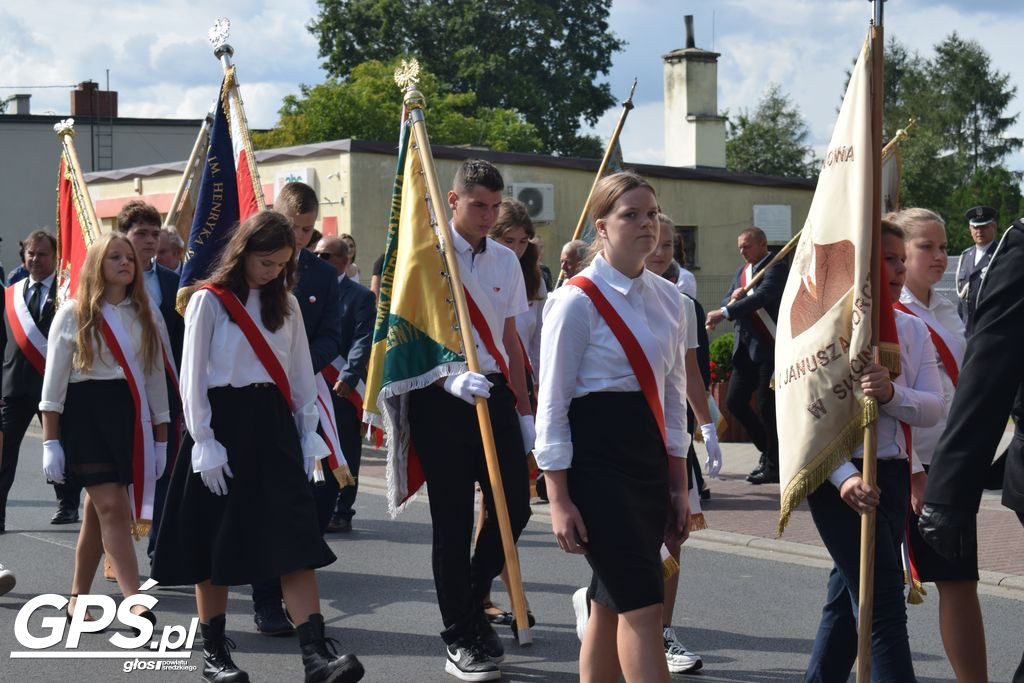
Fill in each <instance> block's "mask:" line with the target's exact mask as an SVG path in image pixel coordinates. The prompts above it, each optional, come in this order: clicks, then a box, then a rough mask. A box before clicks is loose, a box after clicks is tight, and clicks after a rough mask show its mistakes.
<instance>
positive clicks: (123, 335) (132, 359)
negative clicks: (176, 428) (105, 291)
mask: <svg viewBox="0 0 1024 683" xmlns="http://www.w3.org/2000/svg"><path fill="white" fill-rule="evenodd" d="M101 329H102V332H103V339H104V341H106V343H107V348H109V349H110V353H111V354H112V355H113V356H114V360H116V361H117V364H118V365H120V366H121V370H122V371H123V372H124V377H125V379H126V380H127V381H128V390H129V391H130V392H131V395H132V403H134V404H135V429H134V434H133V435H132V485H131V486H130V487H129V489H128V494H129V497H130V498H131V501H132V512H133V514H134V517H135V523H134V525H133V527H134V529H135V530H138V531H139V533H137V534H136V536H142V535H145V531H148V528H147V526H146V525H148V524H149V523H151V522H152V519H153V494H154V492H155V486H156V476H155V475H156V453H155V450H154V447H153V418H152V415H151V412H150V405H149V396H148V395H147V394H146V375H145V373H143V371H142V366H141V365H140V364H139V359H138V357H137V356H136V354H135V345H134V344H133V343H132V338H131V336H130V335H129V334H128V330H126V329H125V327H124V325H123V324H122V323H121V318H120V316H119V315H118V314H117V310H116V309H115V308H114V307H113V306H111V305H110V304H106V303H105V304H103V325H102V328H101ZM140 483H141V485H140Z"/></svg>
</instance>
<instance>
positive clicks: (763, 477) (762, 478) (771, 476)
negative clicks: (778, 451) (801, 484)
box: [747, 467, 779, 486]
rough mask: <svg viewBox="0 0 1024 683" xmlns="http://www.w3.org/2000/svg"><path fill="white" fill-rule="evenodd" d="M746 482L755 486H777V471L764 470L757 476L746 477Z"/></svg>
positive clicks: (773, 469) (771, 469)
mask: <svg viewBox="0 0 1024 683" xmlns="http://www.w3.org/2000/svg"><path fill="white" fill-rule="evenodd" d="M747 481H749V482H750V483H751V484H754V485H755V486H757V485H760V484H778V483H779V471H778V470H777V469H775V468H774V467H772V468H767V467H766V468H765V469H763V470H761V472H760V473H758V475H757V476H749V477H747Z"/></svg>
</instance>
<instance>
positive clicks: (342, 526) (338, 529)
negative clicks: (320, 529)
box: [327, 515, 352, 534]
mask: <svg viewBox="0 0 1024 683" xmlns="http://www.w3.org/2000/svg"><path fill="white" fill-rule="evenodd" d="M327 531H329V532H332V533H337V534H347V533H350V532H351V531H352V520H351V519H346V518H345V517H341V516H340V515H334V516H333V517H331V521H329V522H328V523H327Z"/></svg>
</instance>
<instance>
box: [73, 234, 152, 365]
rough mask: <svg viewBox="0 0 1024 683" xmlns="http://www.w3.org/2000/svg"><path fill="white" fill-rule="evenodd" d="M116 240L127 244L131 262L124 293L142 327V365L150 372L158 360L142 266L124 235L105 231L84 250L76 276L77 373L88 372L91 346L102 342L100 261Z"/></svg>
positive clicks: (102, 287)
mask: <svg viewBox="0 0 1024 683" xmlns="http://www.w3.org/2000/svg"><path fill="white" fill-rule="evenodd" d="M117 242H120V243H122V244H124V245H126V246H127V247H128V252H129V253H130V254H131V256H132V259H133V261H134V263H135V277H134V278H133V279H132V281H131V283H130V284H129V285H128V287H127V288H126V290H125V295H126V296H127V298H128V299H130V300H131V302H132V305H133V306H134V307H135V314H136V315H137V316H138V319H139V326H140V327H141V328H142V344H141V346H142V358H141V361H142V366H143V368H144V369H145V370H146V371H151V370H153V369H154V368H156V367H157V366H158V364H159V363H160V362H161V360H160V357H161V356H160V354H161V350H160V334H159V332H157V328H156V322H154V320H153V315H152V312H151V310H150V307H149V293H148V292H147V291H146V284H145V282H143V280H142V268H141V267H140V265H139V259H138V255H137V254H136V253H135V248H134V247H132V243H131V242H129V241H128V238H127V237H125V236H124V235H122V234H121V233H119V232H108V233H104V234H103V235H100V236H99V237H97V238H96V241H95V242H93V243H92V244H91V245H90V246H89V250H88V251H87V252H86V253H85V262H84V263H83V264H82V270H81V271H80V272H79V275H78V289H77V290H76V291H75V300H74V301H75V317H76V318H77V320H78V335H77V337H76V340H75V342H76V346H77V347H78V348H77V349H76V351H75V357H74V360H73V364H74V366H75V368H77V369H78V370H79V371H80V372H89V371H90V370H91V369H92V363H93V360H94V359H93V347H94V346H95V348H97V349H100V348H103V346H104V345H105V344H106V342H105V341H104V340H103V333H102V329H103V290H104V287H105V285H106V281H105V280H104V279H103V262H104V261H105V260H106V258H107V252H109V251H110V249H111V247H112V246H113V245H114V244H115V243H117Z"/></svg>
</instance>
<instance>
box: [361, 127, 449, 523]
mask: <svg viewBox="0 0 1024 683" xmlns="http://www.w3.org/2000/svg"><path fill="white" fill-rule="evenodd" d="M411 135H412V130H411V128H410V126H409V124H408V123H407V124H406V125H405V126H403V128H402V135H401V141H400V143H399V155H398V168H397V172H396V175H395V184H394V190H393V192H392V203H391V219H390V221H389V224H388V237H387V246H386V247H385V250H384V266H383V271H382V273H381V283H380V297H379V299H378V305H377V321H376V325H375V328H374V332H373V345H372V347H371V349H370V366H369V369H368V371H367V380H366V394H365V401H364V411H365V413H364V416H365V419H366V421H367V422H369V423H370V424H377V425H383V427H384V431H385V433H386V435H387V449H388V460H387V489H388V509H389V511H390V512H391V514H392V515H395V514H397V513H398V512H400V511H401V508H402V506H403V504H404V503H405V501H406V500H408V498H409V497H410V496H411V495H413V494H414V493H416V491H417V490H418V489H419V488H420V486H422V485H423V482H424V478H423V471H422V469H421V467H420V464H419V461H418V458H417V457H416V454H415V448H414V447H413V445H412V444H411V443H410V439H409V423H408V393H409V392H410V391H413V390H415V389H420V388H423V387H426V386H428V385H430V384H431V383H433V382H434V381H436V380H438V379H441V378H442V377H447V376H448V375H452V374H455V373H457V372H462V371H464V370H465V369H466V363H465V357H464V355H463V354H462V351H461V349H462V344H461V341H460V337H459V332H458V329H457V327H456V314H455V307H454V305H453V303H452V300H453V295H452V292H451V287H450V283H449V280H448V278H447V275H446V272H447V269H446V267H445V262H444V258H443V256H442V254H441V251H440V249H439V247H440V239H439V238H438V234H437V231H436V229H435V228H434V227H433V226H432V223H431V209H430V207H429V205H428V203H427V199H426V196H427V191H426V182H425V180H424V178H423V172H422V169H421V165H420V160H419V155H417V154H416V153H415V152H413V151H412V150H411V149H410V144H411V141H410V138H411Z"/></svg>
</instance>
